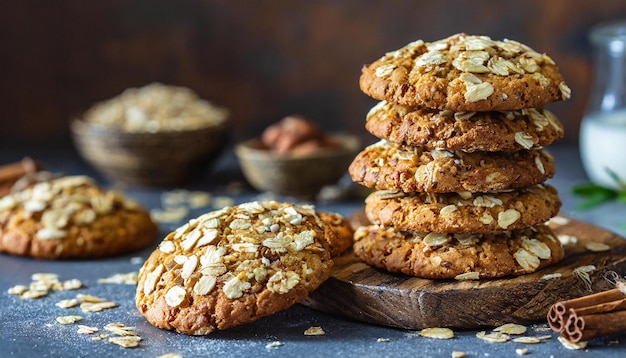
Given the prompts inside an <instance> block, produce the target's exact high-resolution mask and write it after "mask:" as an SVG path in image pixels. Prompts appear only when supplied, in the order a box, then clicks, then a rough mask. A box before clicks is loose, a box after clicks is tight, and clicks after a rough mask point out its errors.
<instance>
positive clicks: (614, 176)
mask: <svg viewBox="0 0 626 358" xmlns="http://www.w3.org/2000/svg"><path fill="white" fill-rule="evenodd" d="M604 170H605V171H606V173H607V174H608V175H609V176H610V177H611V179H613V180H614V181H615V182H616V183H617V185H619V186H620V188H622V189H623V190H626V182H624V181H623V180H622V179H621V178H620V177H619V175H617V173H616V172H614V171H612V170H611V169H609V168H606V167H605V168H604Z"/></svg>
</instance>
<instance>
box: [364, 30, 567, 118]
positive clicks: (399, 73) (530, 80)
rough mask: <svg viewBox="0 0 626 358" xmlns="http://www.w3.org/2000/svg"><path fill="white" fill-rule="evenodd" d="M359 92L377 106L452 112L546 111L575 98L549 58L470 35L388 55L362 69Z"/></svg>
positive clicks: (412, 45)
mask: <svg viewBox="0 0 626 358" xmlns="http://www.w3.org/2000/svg"><path fill="white" fill-rule="evenodd" d="M360 87H361V90H362V91H363V92H365V93H366V94H367V95H369V96H371V97H373V98H376V99H379V100H386V101H389V102H393V103H398V104H403V105H407V106H419V107H423V108H432V109H442V110H443V109H449V110H452V111H510V110H519V109H522V108H543V107H544V106H545V105H546V104H548V103H550V102H554V101H557V100H564V99H568V98H569V97H570V92H571V91H570V89H569V87H567V85H566V84H565V82H564V80H563V77H562V75H561V73H560V72H559V69H558V68H557V66H556V65H555V63H554V61H553V60H552V59H551V58H550V57H548V56H547V55H545V54H540V53H537V52H536V51H534V50H533V49H531V48H530V47H528V46H526V45H524V44H521V43H519V42H516V41H511V40H505V41H494V40H492V39H490V38H489V37H487V36H469V35H466V34H456V35H453V36H450V37H448V38H446V39H443V40H439V41H435V42H432V43H428V42H424V41H422V40H418V41H415V42H412V43H410V44H408V45H406V46H405V47H403V48H401V49H398V50H396V51H393V52H389V53H387V54H385V55H384V56H382V57H381V58H380V59H378V60H376V61H375V62H373V63H371V64H369V65H366V66H364V67H363V69H362V74H361V78H360Z"/></svg>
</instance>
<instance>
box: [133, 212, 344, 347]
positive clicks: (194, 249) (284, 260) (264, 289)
mask: <svg viewBox="0 0 626 358" xmlns="http://www.w3.org/2000/svg"><path fill="white" fill-rule="evenodd" d="M326 228H327V226H326V225H325V224H324V222H323V221H322V220H321V219H320V218H319V216H318V215H317V214H316V212H315V208H314V207H313V206H312V205H294V204H288V203H278V202H275V201H267V202H258V201H255V202H249V203H243V204H239V205H237V206H232V207H230V206H229V207H225V208H223V209H221V210H217V211H213V212H210V213H207V214H204V215H201V216H199V217H198V218H195V219H192V220H190V221H189V222H188V223H186V224H184V225H183V226H181V227H179V228H178V229H176V230H175V231H174V232H172V233H170V234H169V235H167V236H166V237H165V239H164V240H163V241H162V242H161V244H160V245H159V246H158V247H157V248H156V250H155V251H154V252H153V253H152V254H151V255H150V257H149V258H148V260H147V261H146V262H145V264H144V266H143V268H142V269H141V271H140V273H139V283H138V286H137V292H136V304H137V307H138V308H139V310H140V312H141V313H142V314H143V315H144V316H145V317H146V319H147V320H148V321H149V322H150V323H151V324H153V325H154V326H156V327H159V328H163V329H169V330H172V329H174V330H176V331H178V332H181V333H186V334H191V335H205V334H209V333H211V332H213V331H215V330H221V329H227V328H230V327H234V326H238V325H241V324H245V323H249V322H253V321H255V320H256V319H258V318H260V317H263V316H267V315H271V314H273V313H276V312H279V311H282V310H285V309H287V308H288V307H290V306H292V305H293V304H295V303H297V302H299V301H301V300H303V299H304V298H306V297H307V296H308V294H309V292H311V291H313V290H314V289H316V288H317V287H318V286H319V285H320V284H321V283H322V282H324V281H325V280H326V279H327V278H328V277H329V275H330V269H331V267H332V260H331V256H330V252H329V249H328V245H327V241H326V239H325V234H326V233H325V230H326Z"/></svg>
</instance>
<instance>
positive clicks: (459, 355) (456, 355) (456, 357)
mask: <svg viewBox="0 0 626 358" xmlns="http://www.w3.org/2000/svg"><path fill="white" fill-rule="evenodd" d="M465 357H467V354H465V352H461V351H452V358H465Z"/></svg>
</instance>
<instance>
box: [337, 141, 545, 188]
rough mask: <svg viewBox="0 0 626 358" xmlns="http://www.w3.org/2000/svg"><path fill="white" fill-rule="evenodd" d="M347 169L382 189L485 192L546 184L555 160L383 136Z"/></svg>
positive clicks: (531, 152)
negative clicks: (419, 143) (416, 143)
mask: <svg viewBox="0 0 626 358" xmlns="http://www.w3.org/2000/svg"><path fill="white" fill-rule="evenodd" d="M348 171H349V173H350V176H351V177H352V180H354V181H355V182H356V183H358V184H361V185H363V186H366V187H368V188H376V189H378V190H401V191H403V192H405V193H413V192H433V193H449V192H456V191H471V192H486V191H499V190H506V189H515V188H523V187H527V186H531V185H534V184H538V183H542V182H544V181H546V180H547V179H548V178H551V177H552V176H553V175H554V164H553V161H552V157H551V156H550V155H548V154H547V153H545V152H544V151H542V150H520V151H517V152H473V153H466V152H463V151H450V150H447V149H434V150H430V151H429V150H426V149H424V148H423V147H411V146H404V145H399V144H395V143H392V142H388V141H386V140H381V141H379V142H378V143H375V144H372V145H370V146H369V147H367V148H365V149H364V150H363V151H361V153H359V154H358V155H357V156H356V158H354V160H353V161H352V163H351V164H350V166H349V168H348Z"/></svg>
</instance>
